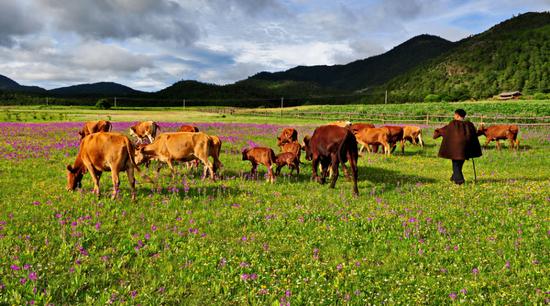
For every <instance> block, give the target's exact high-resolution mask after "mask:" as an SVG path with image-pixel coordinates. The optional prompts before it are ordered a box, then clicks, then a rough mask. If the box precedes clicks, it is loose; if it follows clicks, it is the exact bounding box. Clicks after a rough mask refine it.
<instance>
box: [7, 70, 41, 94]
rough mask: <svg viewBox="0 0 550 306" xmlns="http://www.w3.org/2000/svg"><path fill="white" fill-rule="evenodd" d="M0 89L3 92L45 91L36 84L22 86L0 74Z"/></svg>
mask: <svg viewBox="0 0 550 306" xmlns="http://www.w3.org/2000/svg"><path fill="white" fill-rule="evenodd" d="M0 90H1V91H5V92H24V93H45V92H46V90H45V89H44V88H40V87H38V86H24V85H20V84H19V83H17V82H16V81H14V80H12V79H10V78H8V77H6V76H3V75H1V74H0Z"/></svg>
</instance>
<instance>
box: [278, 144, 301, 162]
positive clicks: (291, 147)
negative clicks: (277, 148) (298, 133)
mask: <svg viewBox="0 0 550 306" xmlns="http://www.w3.org/2000/svg"><path fill="white" fill-rule="evenodd" d="M281 152H282V153H285V152H291V153H293V154H294V155H296V157H297V158H298V161H300V157H301V154H302V146H301V145H300V144H299V143H298V142H290V143H285V144H284V145H283V146H282V147H281Z"/></svg>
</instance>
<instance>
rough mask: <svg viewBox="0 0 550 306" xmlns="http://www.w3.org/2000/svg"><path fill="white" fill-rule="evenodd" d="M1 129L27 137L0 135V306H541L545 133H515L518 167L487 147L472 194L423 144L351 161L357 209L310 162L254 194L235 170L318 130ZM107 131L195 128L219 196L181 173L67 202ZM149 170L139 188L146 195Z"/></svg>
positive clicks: (228, 119) (546, 201)
mask: <svg viewBox="0 0 550 306" xmlns="http://www.w3.org/2000/svg"><path fill="white" fill-rule="evenodd" d="M544 107H546V106H544ZM453 108H454V106H453ZM2 111H5V109H3V110H0V113H1V112H2ZM10 111H11V112H18V113H20V114H21V115H20V116H21V117H20V118H21V121H33V122H36V123H26V122H4V123H0V127H1V129H0V136H1V137H2V138H1V140H0V156H1V158H0V186H1V187H0V304H16V305H21V304H27V303H35V304H39V305H41V304H48V303H53V304H69V305H72V304H105V303H116V304H129V305H135V304H142V305H148V304H185V305H189V304H190V305H205V304H215V305H227V304H270V305H277V304H279V305H289V304H291V305H301V304H313V305H333V304H354V305H355V304H358V305H364V304H390V305H393V304H419V303H423V304H426V303H430V304H451V303H468V304H499V305H509V304H542V303H548V302H549V298H550V295H549V292H550V278H549V277H548V274H549V272H550V271H549V270H550V269H549V264H550V226H549V220H550V183H549V182H550V155H549V154H548V153H549V150H550V138H549V135H550V133H549V130H548V129H547V128H522V129H521V130H520V145H521V148H520V150H519V151H517V152H514V151H510V150H508V148H507V145H504V149H503V150H502V151H497V150H495V146H494V143H492V144H490V145H489V147H488V148H487V149H485V150H484V151H483V157H481V158H479V159H476V160H475V163H476V170H477V182H476V183H474V181H473V176H474V174H473V170H472V162H471V161H469V162H467V163H466V164H465V166H464V174H465V177H466V180H467V181H466V184H465V185H462V186H456V185H454V184H452V183H451V182H450V181H449V177H450V175H451V163H450V161H448V160H443V159H439V158H437V150H438V148H439V143H440V140H432V139H431V137H430V136H431V134H432V132H433V128H426V129H425V130H424V138H425V139H426V146H425V147H424V148H420V147H415V146H411V145H408V146H407V147H406V152H405V154H404V155H402V154H400V153H396V154H394V155H393V156H391V157H384V156H382V155H378V154H373V155H368V154H367V155H365V156H363V157H360V161H359V192H360V195H359V197H354V196H353V195H352V192H351V191H352V185H351V182H349V181H347V180H346V179H345V178H344V177H340V178H339V180H338V182H337V184H336V188H335V189H329V188H328V185H319V184H318V183H316V182H313V181H311V180H310V176H311V163H310V162H308V161H305V159H304V156H302V161H303V162H304V164H303V165H302V166H301V173H300V176H298V177H296V176H288V175H286V173H288V169H287V168H284V169H283V170H282V173H283V175H282V176H280V177H277V179H276V182H275V183H274V184H269V183H267V182H266V181H265V179H264V178H263V177H260V178H258V179H253V178H250V177H249V176H248V175H247V173H248V171H249V170H250V163H249V162H244V161H242V160H241V154H240V151H241V149H242V148H243V147H245V146H249V145H265V146H270V147H272V148H274V149H275V146H276V136H277V134H278V133H279V132H280V131H281V129H282V128H283V127H286V126H289V125H292V126H296V127H297V128H298V131H299V138H302V137H303V136H304V135H305V134H307V133H311V132H312V131H313V129H314V128H315V126H317V125H319V124H320V123H321V122H324V120H323V118H312V119H308V120H303V121H300V122H299V124H298V125H296V124H293V123H292V121H293V120H292V118H287V119H285V118H281V119H280V118H273V117H270V118H260V117H258V118H257V117H253V116H243V117H241V116H239V115H226V116H225V117H224V116H223V115H220V114H210V113H201V112H198V111H193V112H181V111H178V110H175V109H171V110H166V111H165V113H163V111H161V110H156V111H152V110H147V111H145V110H115V111H96V110H92V109H87V110H86V109H74V110H69V109H67V108H59V109H53V110H50V109H43V110H40V111H41V112H44V113H50V112H51V113H53V114H55V115H52V116H53V117H52V118H51V119H49V118H48V117H46V118H45V119H41V118H37V119H36V120H33V119H32V117H31V118H29V119H28V120H24V119H22V118H23V116H24V115H23V113H24V112H26V111H29V108H27V109H25V108H18V109H10ZM31 111H32V110H31ZM60 114H61V116H62V118H63V119H62V121H64V122H57V121H60V120H59V119H58V117H57V116H59V115H60ZM63 114H65V115H66V117H63ZM539 115H540V114H539ZM106 116H110V117H109V118H110V119H111V120H113V122H115V123H114V126H113V128H114V130H116V131H121V132H123V133H127V128H128V126H129V125H130V124H131V122H134V121H138V120H143V119H146V118H144V117H147V118H151V119H154V120H158V121H161V122H160V125H161V127H162V128H163V131H171V130H174V129H175V128H177V126H178V124H177V123H176V122H194V123H196V124H197V125H198V126H199V128H200V129H201V130H202V131H205V132H207V133H209V134H215V135H220V136H222V141H223V147H222V155H221V161H222V162H223V164H224V168H223V169H222V176H223V177H222V179H220V180H218V181H216V182H212V181H210V180H204V181H203V180H201V178H200V174H201V173H199V172H194V171H192V170H187V169H186V168H185V167H184V166H183V165H180V166H178V174H177V177H176V179H174V180H172V179H171V177H170V175H169V171H168V169H166V168H164V169H163V170H162V171H161V175H160V176H159V177H158V180H157V182H156V183H155V184H151V183H147V182H145V181H143V180H141V179H139V178H138V184H137V187H138V198H137V201H135V202H132V201H131V199H130V194H129V186H128V184H127V180H126V175H125V174H122V175H121V194H120V197H119V198H118V199H116V200H111V199H110V198H109V195H110V192H111V187H112V183H111V179H110V175H109V174H108V173H105V174H104V175H103V177H102V179H101V184H102V185H101V188H102V195H101V198H99V199H98V198H97V197H95V196H94V195H93V194H92V193H91V188H92V182H91V179H90V177H89V175H86V176H85V177H84V180H83V188H82V189H81V190H79V191H76V192H68V191H66V189H65V186H66V169H65V166H66V165H67V164H70V163H72V162H73V161H74V158H75V156H76V154H77V150H78V138H77V134H76V132H77V131H78V130H79V128H80V127H81V123H80V121H83V120H91V119H96V118H101V119H104V118H106ZM25 118H27V117H25ZM0 120H1V119H0ZM4 121H6V120H5V119H4ZM10 121H15V120H10ZM69 121H72V122H69ZM480 141H481V142H482V143H483V142H484V141H485V138H484V137H480ZM397 151H398V150H397ZM153 168H154V167H151V168H150V169H146V168H144V167H142V171H144V173H146V174H148V175H149V176H151V177H155V175H154V173H153ZM259 170H260V174H261V175H263V174H265V172H266V170H265V168H262V167H261V166H260V167H259Z"/></svg>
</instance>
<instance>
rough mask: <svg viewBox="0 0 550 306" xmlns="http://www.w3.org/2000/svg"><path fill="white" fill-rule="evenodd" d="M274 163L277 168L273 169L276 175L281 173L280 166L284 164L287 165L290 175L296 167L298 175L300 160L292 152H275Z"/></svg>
mask: <svg viewBox="0 0 550 306" xmlns="http://www.w3.org/2000/svg"><path fill="white" fill-rule="evenodd" d="M275 164H277V170H276V171H275V174H276V175H279V174H280V173H281V168H283V167H284V166H288V168H289V169H290V174H291V175H292V171H294V169H296V175H300V160H299V159H298V157H297V156H296V155H295V154H294V153H292V152H283V153H280V154H277V156H276V157H275Z"/></svg>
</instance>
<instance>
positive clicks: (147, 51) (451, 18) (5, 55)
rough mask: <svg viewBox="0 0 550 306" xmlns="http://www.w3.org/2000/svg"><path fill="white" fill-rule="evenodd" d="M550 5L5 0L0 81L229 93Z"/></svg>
mask: <svg viewBox="0 0 550 306" xmlns="http://www.w3.org/2000/svg"><path fill="white" fill-rule="evenodd" d="M549 9H550V0H522V1H518V0H503V1H499V0H480V1H464V0H402V1H401V0H389V1H381V0H353V1H335V0H318V1H313V0H0V74H2V75H6V76H8V77H10V78H12V79H14V80H16V81H17V82H19V83H21V84H24V85H38V86H42V87H45V88H48V89H50V88H55V87H60V86H67V85H74V84H77V83H91V82H98V81H113V82H119V83H122V84H125V85H128V86H131V87H133V88H136V89H141V90H146V91H152V90H158V89H162V88H164V87H166V86H168V85H170V84H172V83H174V82H176V81H178V80H182V79H196V80H200V81H204V82H210V83H217V84H226V83H232V82H234V81H237V80H240V79H243V78H246V77H248V76H251V75H253V74H255V73H257V72H259V71H279V70H284V69H288V68H291V67H294V66H297V65H332V64H342V63H347V62H350V61H352V60H355V59H360V58H365V57H369V56H372V55H376V54H380V53H383V52H384V51H387V50H389V49H391V48H392V47H394V46H396V45H398V44H400V43H402V42H404V41H405V40H407V39H409V38H411V37H413V36H415V35H419V34H424V33H429V34H434V35H439V36H441V37H443V38H446V39H449V40H452V41H456V40H459V39H461V38H464V37H466V36H468V35H471V34H476V33H479V32H482V31H484V30H486V29H487V28H489V27H490V26H492V25H494V24H496V23H498V22H500V21H503V20H505V19H508V18H511V17H513V16H514V15H517V14H519V13H524V12H528V11H545V10H549Z"/></svg>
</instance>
